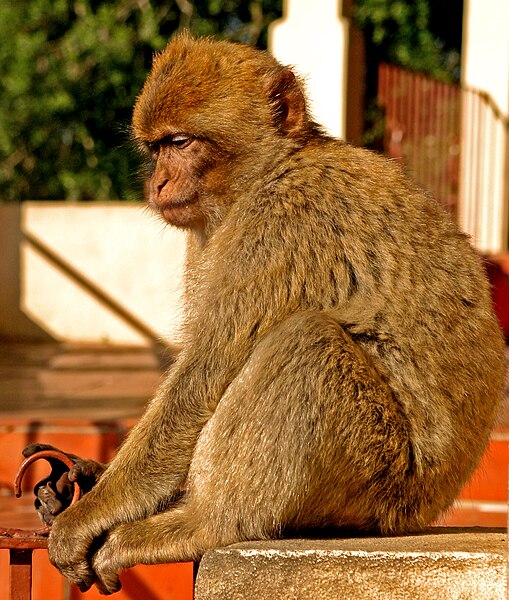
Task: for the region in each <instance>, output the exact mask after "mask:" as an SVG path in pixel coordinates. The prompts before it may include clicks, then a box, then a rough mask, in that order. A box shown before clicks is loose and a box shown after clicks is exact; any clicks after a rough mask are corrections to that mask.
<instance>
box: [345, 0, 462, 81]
mask: <svg viewBox="0 0 509 600" xmlns="http://www.w3.org/2000/svg"><path fill="white" fill-rule="evenodd" d="M448 2H455V0H448ZM456 4H457V2H456ZM435 5H436V8H437V9H438V10H440V11H441V14H442V15H444V7H443V3H442V4H441V7H440V6H439V5H437V3H436V2H435V3H434V2H433V1H432V0H357V1H356V8H355V16H356V19H357V23H358V24H359V26H360V28H361V29H362V30H363V31H364V34H365V36H366V40H367V46H368V55H371V56H373V57H376V59H377V60H379V61H382V60H386V61H388V62H392V63H395V64H399V65H401V66H402V67H406V68H408V69H412V70H415V71H420V72H422V73H427V74H428V75H432V76H434V77H436V78H439V79H442V80H446V81H447V80H449V81H450V80H452V79H454V78H455V77H457V75H458V68H457V67H458V64H459V52H458V50H459V49H454V48H448V47H447V44H446V42H444V40H442V39H440V38H439V37H438V36H437V35H435V33H434V32H433V31H432V28H431V26H430V23H431V15H430V9H431V8H432V7H434V6H435ZM460 11H461V6H460ZM460 14H461V13H460ZM460 24H461V16H460ZM453 29H456V27H453Z"/></svg>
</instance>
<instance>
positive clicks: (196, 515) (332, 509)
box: [93, 313, 421, 591]
mask: <svg viewBox="0 0 509 600" xmlns="http://www.w3.org/2000/svg"><path fill="white" fill-rule="evenodd" d="M408 429H409V428H408V423H407V419H406V417H405V415H404V414H403V411H402V410H401V407H400V406H399V404H398V403H397V402H396V401H395V400H394V398H393V396H392V394H391V392H390V390H389V389H388V388H387V386H386V385H385V383H384V382H383V381H382V380H381V378H380V377H379V376H378V374H377V372H376V371H375V369H374V368H373V366H372V365H371V364H370V363H369V361H368V360H367V359H366V357H365V356H364V355H363V353H362V351H361V350H360V348H358V347H357V345H355V344H354V343H353V342H352V340H351V339H350V337H349V336H348V335H347V334H346V333H345V332H344V331H343V330H342V328H341V327H340V326H339V325H338V324H337V322H336V321H334V319H332V318H330V317H328V316H327V315H324V314H321V313H306V314H301V315H296V316H294V317H292V318H290V319H288V320H287V321H285V322H284V323H283V324H281V325H279V326H278V327H277V328H275V329H274V330H272V331H271V332H270V333H269V334H268V335H266V336H265V337H264V338H263V340H262V341H260V343H259V344H258V345H257V347H256V349H255V351H254V352H253V353H252V355H251V358H250V360H249V361H248V363H247V364H246V365H245V368H244V369H243V370H242V371H241V373H240V374H239V375H238V377H237V378H236V379H235V380H234V381H233V383H232V384H231V385H230V386H229V388H228V390H227V391H226V393H225V394H224V396H223V398H222V400H221V402H220V403H219V406H218V408H217V409H216V412H215V413H214V415H213V417H212V418H211V419H210V421H209V422H208V424H207V425H206V426H205V428H204V429H203V431H202V434H201V436H200V438H199V440H198V444H197V447H196V450H195V454H194V457H193V461H192V463H191V468H190V472H189V478H188V492H187V495H186V497H185V499H184V501H183V503H182V505H181V507H179V508H176V509H172V510H169V511H168V512H166V513H161V514H159V515H156V516H153V517H150V518H148V519H145V520H143V521H138V522H133V523H126V524H123V525H120V526H118V527H117V528H115V529H114V530H113V531H111V532H110V534H109V535H108V537H107V539H106V542H105V544H104V546H103V547H102V548H101V549H100V550H99V551H98V552H97V554H96V555H95V557H94V559H93V566H94V569H95V572H96V575H97V576H98V578H99V580H102V581H103V583H102V584H99V585H100V586H102V587H103V588H104V589H106V590H110V591H113V590H114V589H116V585H117V576H116V573H117V571H118V570H119V569H120V568H122V567H129V566H132V565H134V564H136V563H138V562H141V563H159V562H169V561H180V560H191V559H195V558H197V557H199V556H201V555H202V554H203V552H204V551H205V550H207V549H208V548H211V547H217V546H224V545H227V544H230V543H234V542H237V541H240V540H247V539H262V538H267V537H276V536H278V535H280V534H281V531H282V530H283V529H285V528H292V529H295V528H299V527H312V526H325V525H335V526H354V527H359V528H374V529H382V530H384V531H388V530H395V529H397V528H398V527H404V526H408V527H409V528H414V527H416V526H418V525H419V524H420V510H421V509H420V508H419V504H418V503H417V504H415V505H414V500H413V494H414V492H413V487H412V486H413V484H412V478H413V471H414V465H413V458H412V451H411V444H410V441H409V431H408Z"/></svg>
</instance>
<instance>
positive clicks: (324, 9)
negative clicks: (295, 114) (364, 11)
mask: <svg viewBox="0 0 509 600" xmlns="http://www.w3.org/2000/svg"><path fill="white" fill-rule="evenodd" d="M508 1H509V0H508ZM283 6H284V15H285V16H284V17H283V19H281V20H280V21H276V22H275V23H273V24H272V25H271V27H270V30H269V48H270V50H271V52H272V54H273V55H274V56H275V57H276V58H277V59H278V60H279V61H280V62H282V63H283V64H285V65H290V66H292V67H294V68H295V70H296V72H297V73H298V74H299V75H301V76H302V77H303V78H304V80H305V81H306V84H307V92H308V98H309V100H310V109H311V113H312V114H313V117H314V119H315V120H316V121H317V122H318V123H320V125H323V126H324V127H325V128H326V130H327V131H328V132H329V133H331V134H332V135H334V136H336V137H341V138H344V137H345V133H346V81H347V76H348V73H347V57H348V26H349V25H348V19H346V18H345V17H343V16H342V14H343V13H342V7H343V0H285V1H284V2H283Z"/></svg>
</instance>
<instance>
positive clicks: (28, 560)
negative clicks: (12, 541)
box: [9, 548, 32, 600]
mask: <svg viewBox="0 0 509 600" xmlns="http://www.w3.org/2000/svg"><path fill="white" fill-rule="evenodd" d="M9 592H10V600H26V598H31V597H32V550H19V549H17V548H11V549H10V550H9Z"/></svg>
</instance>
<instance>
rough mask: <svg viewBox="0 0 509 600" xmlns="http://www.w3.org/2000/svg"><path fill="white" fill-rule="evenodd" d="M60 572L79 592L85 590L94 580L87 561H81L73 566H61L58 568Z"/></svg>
mask: <svg viewBox="0 0 509 600" xmlns="http://www.w3.org/2000/svg"><path fill="white" fill-rule="evenodd" d="M60 572H61V573H62V575H64V576H65V577H66V578H67V579H68V580H69V581H70V582H71V583H74V585H75V586H76V587H77V588H78V589H79V590H80V592H86V591H87V590H89V589H90V588H91V587H92V585H93V584H94V583H95V582H96V577H95V573H94V572H93V571H91V570H90V566H89V564H88V562H87V561H82V562H80V563H78V564H76V565H73V566H68V567H62V568H60Z"/></svg>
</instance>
